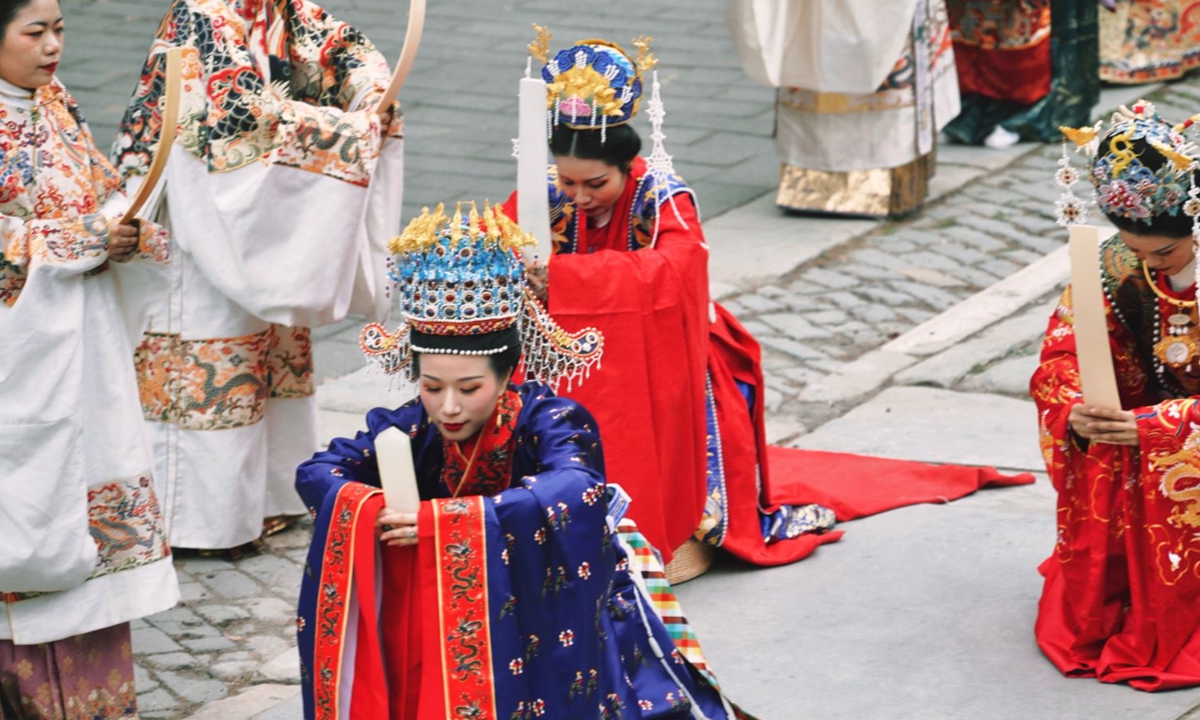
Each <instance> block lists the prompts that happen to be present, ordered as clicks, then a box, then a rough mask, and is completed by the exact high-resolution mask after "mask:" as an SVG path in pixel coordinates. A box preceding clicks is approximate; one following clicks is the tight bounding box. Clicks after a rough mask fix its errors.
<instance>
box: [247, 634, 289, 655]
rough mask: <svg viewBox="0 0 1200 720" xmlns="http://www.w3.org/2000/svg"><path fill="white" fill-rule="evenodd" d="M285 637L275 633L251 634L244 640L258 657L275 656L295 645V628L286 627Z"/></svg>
mask: <svg viewBox="0 0 1200 720" xmlns="http://www.w3.org/2000/svg"><path fill="white" fill-rule="evenodd" d="M286 638H287V639H284V638H283V637H279V636H276V635H253V636H251V637H247V638H246V639H245V641H244V644H245V646H246V647H248V648H250V650H251V651H253V652H254V653H256V654H257V655H258V656H259V657H275V656H277V655H279V654H280V653H282V652H284V651H285V650H287V649H288V648H290V647H294V645H295V638H296V633H295V628H294V627H291V628H288V632H287V635H286Z"/></svg>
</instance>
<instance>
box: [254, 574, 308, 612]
mask: <svg viewBox="0 0 1200 720" xmlns="http://www.w3.org/2000/svg"><path fill="white" fill-rule="evenodd" d="M297 574H299V573H297ZM246 609H248V610H249V611H250V614H251V615H253V616H254V618H255V619H256V620H263V621H266V622H287V623H291V622H293V621H294V620H295V619H296V604H295V603H294V602H288V601H286V600H283V599H281V598H277V597H266V598H251V599H249V600H247V601H246Z"/></svg>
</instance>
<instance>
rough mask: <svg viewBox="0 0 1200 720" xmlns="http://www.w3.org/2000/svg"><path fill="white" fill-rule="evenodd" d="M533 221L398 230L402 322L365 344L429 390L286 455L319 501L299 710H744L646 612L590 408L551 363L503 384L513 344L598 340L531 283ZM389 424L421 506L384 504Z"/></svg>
mask: <svg viewBox="0 0 1200 720" xmlns="http://www.w3.org/2000/svg"><path fill="white" fill-rule="evenodd" d="M454 229H457V230H456V231H455V232H453V233H452V230H454ZM524 237H525V236H524V235H523V233H521V232H520V230H519V229H518V228H516V226H515V225H514V224H512V223H511V222H509V221H507V219H506V218H504V216H503V215H502V214H501V213H499V212H498V211H493V210H491V209H487V210H485V211H484V213H483V218H482V219H480V218H479V217H478V216H477V215H475V214H474V213H472V217H471V218H470V219H469V221H468V222H467V223H466V224H464V223H463V220H462V218H461V216H460V215H456V216H455V218H454V219H453V220H450V219H449V218H446V217H445V216H444V215H442V214H441V213H440V212H439V213H435V214H434V215H432V216H423V217H422V218H420V219H418V220H416V221H414V222H413V224H412V225H410V226H409V230H407V231H406V233H405V235H403V236H401V238H398V239H397V241H396V247H395V248H394V250H395V251H398V252H401V253H402V254H401V257H400V262H399V264H398V266H397V269H396V271H395V275H396V279H397V280H398V282H399V284H400V288H401V308H402V311H403V312H404V319H405V324H404V325H402V326H401V328H400V329H399V330H397V331H396V332H395V333H387V332H386V331H385V330H384V329H383V328H381V327H379V326H369V327H368V328H367V329H366V330H364V337H363V343H364V348H365V349H366V350H367V352H368V355H370V356H372V357H373V358H374V359H376V360H378V361H380V364H381V365H382V366H383V367H384V368H385V370H390V371H393V372H395V371H399V370H401V369H406V370H408V373H409V376H410V377H411V378H412V379H414V380H415V381H416V382H417V384H418V387H419V391H420V397H418V398H417V399H415V400H413V401H412V402H409V403H407V404H405V405H403V406H401V407H400V408H398V409H395V410H387V409H382V408H380V409H376V410H373V411H371V412H370V413H369V414H368V415H367V418H366V420H367V430H366V432H360V433H358V435H357V436H356V437H355V438H353V439H337V440H334V441H333V442H332V443H331V444H330V446H329V449H328V450H327V451H326V452H323V453H320V454H318V455H316V456H315V457H314V458H313V459H312V460H310V461H308V462H305V463H304V464H302V465H301V466H300V467H299V469H298V470H297V480H296V487H297V489H298V491H299V492H300V495H301V496H302V498H303V499H304V501H305V503H306V504H307V505H308V507H309V508H310V510H311V511H312V512H313V513H314V515H315V517H316V531H315V533H314V537H313V542H312V546H311V548H310V552H309V559H308V565H307V567H306V570H305V577H304V581H303V586H302V589H301V599H300V618H299V625H298V637H299V645H300V654H301V660H302V670H303V672H302V679H303V683H304V696H305V717H306V718H310V719H311V718H350V717H371V718H375V717H379V718H420V719H421V720H424V719H425V718H430V719H432V718H447V717H452V718H506V719H513V720H516V719H524V718H538V717H547V718H568V717H569V718H618V717H620V718H712V719H714V720H716V719H717V718H731V717H745V716H744V715H742V714H741V713H740V711H738V710H736V709H735V708H733V706H731V705H730V704H729V703H727V702H726V701H725V700H724V698H723V697H722V696H721V694H720V691H719V690H718V689H717V688H716V684H715V681H714V680H713V678H712V676H711V674H710V673H708V671H707V669H706V667H705V666H704V664H703V660H702V656H701V655H700V653H699V647H698V645H697V644H696V643H695V639H694V636H691V635H690V634H689V633H687V632H686V629H685V631H684V632H683V633H680V632H673V631H672V630H669V629H668V627H667V625H666V624H665V623H664V622H663V620H662V618H661V617H660V616H659V614H658V613H657V612H656V601H657V602H659V603H661V602H662V600H663V597H664V596H669V588H665V589H664V587H663V581H662V580H661V567H658V568H656V572H654V573H649V575H651V576H652V577H647V576H646V575H644V574H643V573H642V572H639V569H641V568H645V567H646V566H647V565H650V566H654V565H655V560H654V558H653V554H652V550H650V549H649V547H648V546H647V545H646V544H645V543H644V542H642V541H641V540H640V538H639V536H638V535H637V533H636V530H634V529H632V528H631V526H629V525H628V524H622V525H621V526H620V527H618V523H620V522H621V516H622V515H623V511H624V505H625V499H624V495H623V493H622V492H621V491H620V490H619V489H618V488H616V487H612V488H609V487H607V486H606V484H605V479H604V460H603V452H602V448H601V440H600V434H599V429H598V427H597V426H596V422H595V421H594V419H593V418H592V416H591V414H590V413H588V411H587V410H586V409H585V408H583V407H582V406H580V405H579V404H578V403H576V402H574V401H572V400H568V399H565V398H559V397H556V396H555V395H554V393H553V392H552V390H551V387H550V385H548V384H546V383H543V382H540V381H537V380H532V381H529V382H525V383H524V384H520V385H515V384H512V383H511V378H512V375H513V371H514V370H515V369H516V368H517V366H518V364H519V363H523V369H524V372H525V375H526V377H543V378H546V379H548V380H550V381H551V382H553V381H555V380H558V379H559V378H560V377H563V376H565V377H572V376H574V377H578V375H579V374H580V373H584V372H586V370H587V368H588V367H589V366H590V364H591V363H593V362H594V361H595V360H596V359H598V355H599V353H600V350H601V345H602V343H603V340H602V338H600V337H599V336H598V334H596V333H595V332H594V331H587V330H585V331H584V332H582V333H579V334H578V335H575V336H567V335H566V334H565V333H563V331H561V330H558V329H557V328H556V327H554V326H553V325H551V324H550V321H549V318H548V317H546V316H545V313H544V310H542V309H541V308H540V306H539V305H537V304H536V301H535V300H531V299H528V297H527V296H526V294H525V291H524V287H523V280H522V276H521V272H522V270H521V264H520V261H519V260H518V259H517V257H516V255H515V253H514V250H516V249H517V246H518V245H519V244H520V243H521V242H522V241H523V240H524ZM464 248H467V250H466V251H464ZM422 294H423V296H422ZM447 295H449V297H447ZM431 296H433V297H436V301H435V302H431ZM485 296H486V298H485ZM476 299H477V300H476ZM473 300H475V301H476V302H475V304H472V301H473ZM429 308H435V310H433V311H432V312H426V311H427V309H429ZM522 314H524V315H525V317H524V318H523V319H522V322H520V323H518V322H517V316H518V315H522ZM522 330H524V332H522ZM539 331H540V332H541V334H540V335H539ZM564 337H565V338H566V340H565V341H564V340H563V338H564ZM551 338H557V339H558V342H557V344H552V343H551V342H550V339H551ZM523 348H524V350H525V352H524V356H522V349H523ZM389 428H399V429H400V430H402V431H403V432H405V433H406V434H407V435H408V436H409V437H410V438H411V441H412V452H413V465H414V470H415V475H416V483H417V487H418V490H419V493H420V496H421V499H422V502H421V510H420V513H419V515H406V514H404V513H401V512H397V511H395V510H393V509H389V508H386V507H385V502H384V499H383V495H382V493H381V492H380V485H381V483H380V471H379V466H378V464H377V461H376V457H377V455H376V447H375V442H376V438H378V437H379V435H380V433H382V432H384V431H386V430H388V429H389ZM648 583H650V584H652V585H653V588H652V589H653V595H654V599H652V593H651V588H650V587H649V586H648ZM669 599H671V600H673V598H669ZM673 635H675V636H680V635H682V639H680V637H673ZM680 646H682V648H683V651H682V652H681V650H680Z"/></svg>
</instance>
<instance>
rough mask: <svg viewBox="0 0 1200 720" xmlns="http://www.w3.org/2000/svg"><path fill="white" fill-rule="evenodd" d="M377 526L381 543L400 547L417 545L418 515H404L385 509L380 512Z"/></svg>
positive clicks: (376, 522)
mask: <svg viewBox="0 0 1200 720" xmlns="http://www.w3.org/2000/svg"><path fill="white" fill-rule="evenodd" d="M375 524H376V525H378V526H379V540H380V541H381V542H384V543H386V544H388V545H394V546H399V547H407V546H409V545H416V544H417V516H416V513H404V512H400V511H399V510H392V509H391V508H386V507H385V508H384V509H382V510H380V511H379V517H378V518H376V520H375Z"/></svg>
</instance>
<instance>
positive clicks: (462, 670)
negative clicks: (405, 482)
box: [433, 495, 524, 718]
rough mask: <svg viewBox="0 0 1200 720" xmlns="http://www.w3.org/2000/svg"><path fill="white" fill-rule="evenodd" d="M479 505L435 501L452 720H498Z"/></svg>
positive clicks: (476, 499) (472, 501) (458, 500)
mask: <svg viewBox="0 0 1200 720" xmlns="http://www.w3.org/2000/svg"><path fill="white" fill-rule="evenodd" d="M483 502H484V498H483V497H480V496H478V495H476V496H474V497H469V498H451V499H448V500H434V501H433V526H434V544H435V545H434V552H435V553H436V560H435V562H436V574H437V581H436V582H437V598H438V607H440V608H441V614H440V618H439V623H440V626H441V632H440V635H441V637H443V638H445V640H444V642H443V643H442V648H441V660H442V680H443V682H444V683H445V688H446V697H447V699H448V700H449V704H450V706H451V707H452V708H453V712H454V717H481V718H482V717H492V718H494V717H497V714H496V696H495V679H494V675H493V671H492V649H491V630H490V627H489V624H490V618H491V613H490V612H489V609H488V593H487V586H486V582H487V581H486V577H487V557H486V554H487V541H486V535H485V529H486V526H485V518H484V511H483ZM523 665H524V663H521V664H520V665H517V666H516V668H521V667H523ZM511 669H513V665H512V664H511V663H510V670H511ZM518 672H519V670H518ZM448 709H449V708H448Z"/></svg>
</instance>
